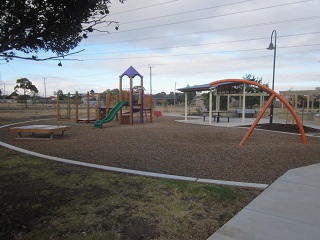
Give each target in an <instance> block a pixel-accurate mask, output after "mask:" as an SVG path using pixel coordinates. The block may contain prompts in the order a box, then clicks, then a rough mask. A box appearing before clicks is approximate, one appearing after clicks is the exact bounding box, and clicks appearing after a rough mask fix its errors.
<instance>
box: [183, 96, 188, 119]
mask: <svg viewBox="0 0 320 240" xmlns="http://www.w3.org/2000/svg"><path fill="white" fill-rule="evenodd" d="M184 120H185V121H187V120H188V93H187V92H185V93H184Z"/></svg>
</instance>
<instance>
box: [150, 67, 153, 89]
mask: <svg viewBox="0 0 320 240" xmlns="http://www.w3.org/2000/svg"><path fill="white" fill-rule="evenodd" d="M149 68H150V95H152V72H151V69H152V68H153V66H151V65H150V66H149Z"/></svg>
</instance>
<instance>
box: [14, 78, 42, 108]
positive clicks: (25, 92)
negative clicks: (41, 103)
mask: <svg viewBox="0 0 320 240" xmlns="http://www.w3.org/2000/svg"><path fill="white" fill-rule="evenodd" d="M16 83H17V85H16V86H15V87H14V91H15V93H17V94H19V93H18V92H19V91H20V90H21V91H22V94H19V95H20V98H21V99H22V100H23V101H24V103H25V106H26V108H27V107H28V103H27V100H28V97H34V96H35V95H36V94H37V93H38V89H37V87H36V86H35V85H33V84H32V82H31V81H29V80H28V79H27V78H20V79H17V81H16Z"/></svg>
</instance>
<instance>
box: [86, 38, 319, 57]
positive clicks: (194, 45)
mask: <svg viewBox="0 0 320 240" xmlns="http://www.w3.org/2000/svg"><path fill="white" fill-rule="evenodd" d="M319 33H320V32H312V33H298V34H288V35H282V36H278V38H285V37H296V36H305V35H311V34H319ZM269 38H270V37H260V38H247V39H238V40H232V41H221V42H209V43H199V44H189V45H182V46H171V47H158V48H145V49H133V50H125V51H117V52H116V51H115V52H104V53H101V52H99V53H88V54H81V55H80V56H90V55H101V54H115V53H131V52H145V51H154V50H168V49H177V48H186V47H200V46H208V45H215V44H228V43H240V42H248V41H257V40H263V39H269Z"/></svg>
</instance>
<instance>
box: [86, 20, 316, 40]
mask: <svg viewBox="0 0 320 240" xmlns="http://www.w3.org/2000/svg"><path fill="white" fill-rule="evenodd" d="M319 18H320V16H308V17H303V18H292V19H285V20H278V21H273V22H264V23H255V24H249V25H242V26H233V27H226V28H218V29H213V30H210V31H198V32H191V33H181V34H172V35H169V36H155V37H149V38H139V39H131V40H130V39H128V40H122V41H113V42H108V41H107V42H103V43H95V44H87V45H80V46H94V45H103V44H106V43H107V44H115V43H124V42H125V43H127V42H134V41H145V40H153V39H155V40H159V39H163V38H173V37H180V36H183V37H185V36H186V35H193V34H209V33H214V32H222V31H231V30H235V29H237V30H238V29H246V28H252V27H261V26H267V25H274V24H283V23H292V22H302V21H307V20H316V19H319Z"/></svg>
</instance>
